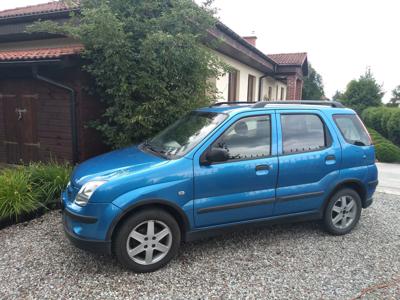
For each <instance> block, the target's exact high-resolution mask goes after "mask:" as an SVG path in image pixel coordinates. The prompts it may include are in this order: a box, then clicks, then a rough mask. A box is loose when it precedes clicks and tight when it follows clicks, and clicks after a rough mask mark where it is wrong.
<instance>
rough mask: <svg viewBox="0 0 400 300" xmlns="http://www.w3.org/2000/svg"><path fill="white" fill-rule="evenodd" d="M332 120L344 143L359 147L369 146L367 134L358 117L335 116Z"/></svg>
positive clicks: (369, 140)
mask: <svg viewBox="0 0 400 300" xmlns="http://www.w3.org/2000/svg"><path fill="white" fill-rule="evenodd" d="M333 118H334V120H335V122H336V125H337V126H338V127H339V130H340V132H341V133H342V135H343V137H344V139H345V140H346V142H348V143H350V144H353V145H354V144H356V145H360V146H363V145H365V146H369V145H371V139H370V137H369V134H368V132H367V130H366V129H365V127H364V124H363V123H362V122H361V120H360V119H359V118H358V116H356V115H335V116H334V117H333Z"/></svg>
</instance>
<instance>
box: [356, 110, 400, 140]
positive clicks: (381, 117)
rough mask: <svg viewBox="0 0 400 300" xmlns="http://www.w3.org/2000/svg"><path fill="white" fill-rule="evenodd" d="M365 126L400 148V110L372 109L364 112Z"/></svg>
mask: <svg viewBox="0 0 400 300" xmlns="http://www.w3.org/2000/svg"><path fill="white" fill-rule="evenodd" d="M362 118H363V120H364V122H365V124H366V125H367V126H368V127H370V128H373V129H375V130H376V131H378V132H379V133H380V134H382V135H383V136H384V137H386V138H387V139H389V140H390V141H391V142H393V143H394V144H396V145H397V146H400V108H394V107H392V108H390V107H370V108H367V109H366V110H364V111H363V113H362Z"/></svg>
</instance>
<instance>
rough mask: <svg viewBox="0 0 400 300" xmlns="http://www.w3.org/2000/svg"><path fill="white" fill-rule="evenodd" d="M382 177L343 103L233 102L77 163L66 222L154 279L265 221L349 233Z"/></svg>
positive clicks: (90, 245)
mask: <svg viewBox="0 0 400 300" xmlns="http://www.w3.org/2000/svg"><path fill="white" fill-rule="evenodd" d="M377 176H378V174H377V168H376V166H375V150H374V146H373V144H372V141H371V138H370V136H369V134H368V132H367V130H366V128H365V127H364V125H363V123H362V122H361V120H360V118H359V117H358V116H357V114H356V113H355V112H354V111H353V110H351V109H347V108H344V107H343V106H342V105H341V104H340V103H337V102H331V101H327V102H324V101H320V102H316V101H301V102H300V101H297V102H294V101H291V102H258V103H222V104H216V105H215V106H211V107H207V108H202V109H198V110H195V111H193V112H191V113H190V114H188V115H187V116H185V117H183V118H182V119H181V120H179V121H177V122H176V123H175V124H173V125H172V126H170V127H168V128H166V129H165V130H164V131H162V132H161V133H160V134H158V135H157V136H155V137H154V138H153V139H150V140H148V141H146V142H144V143H142V144H140V145H136V146H131V147H128V148H125V149H122V150H117V151H113V152H111V153H107V154H105V155H101V156H99V157H96V158H93V159H90V160H88V161H86V162H84V163H82V164H80V165H79V166H77V167H76V169H75V170H74V173H73V175H72V177H71V181H70V183H69V185H68V187H67V189H66V190H65V192H64V193H63V194H62V207H63V224H64V228H65V232H66V234H67V236H68V238H69V239H70V240H71V242H72V243H73V244H75V245H76V246H78V247H80V248H82V249H87V250H92V251H97V252H102V253H109V254H113V255H115V256H116V258H117V259H118V261H119V262H120V263H121V264H122V265H123V266H125V267H127V268H129V269H131V270H133V271H135V272H151V271H155V270H157V269H159V268H161V267H163V266H165V265H166V264H167V263H168V262H169V261H170V260H171V259H173V258H174V257H175V256H176V254H177V253H178V248H179V246H180V244H181V242H185V241H192V240H194V239H198V238H203V237H207V236H210V235H215V234H218V233H220V232H222V231H226V230H238V229H239V228H241V227H245V226H249V225H254V224H260V223H261V224H263V223H274V222H282V221H284V222H294V221H305V220H321V221H322V223H323V225H324V228H325V229H326V230H327V231H328V232H329V233H331V234H334V235H343V234H347V233H349V232H350V231H351V230H352V229H353V228H354V227H355V226H356V225H357V223H358V221H359V219H360V215H361V211H362V209H363V208H364V209H365V208H367V207H369V206H370V205H371V203H372V196H373V194H374V192H375V189H376V186H377V184H378V180H377V178H378V177H377Z"/></svg>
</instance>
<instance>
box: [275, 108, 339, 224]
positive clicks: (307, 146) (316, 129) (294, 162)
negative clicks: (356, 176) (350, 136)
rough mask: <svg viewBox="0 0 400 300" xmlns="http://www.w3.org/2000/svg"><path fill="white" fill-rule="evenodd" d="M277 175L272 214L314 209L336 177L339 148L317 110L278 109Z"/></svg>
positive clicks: (337, 175)
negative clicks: (275, 197) (275, 199)
mask: <svg viewBox="0 0 400 300" xmlns="http://www.w3.org/2000/svg"><path fill="white" fill-rule="evenodd" d="M276 117H277V124H278V125H277V127H278V141H279V142H278V153H279V176H278V184H277V191H276V193H277V202H276V204H275V210H274V215H276V216H279V215H287V214H293V213H302V212H310V211H317V210H319V209H320V207H321V205H322V203H323V201H324V199H325V198H326V197H327V193H328V191H330V190H331V189H332V188H333V185H334V184H335V183H336V182H337V180H338V178H339V170H340V163H341V147H340V143H339V141H338V138H337V135H336V134H333V133H334V131H333V127H332V123H331V122H330V121H329V119H328V118H327V117H326V116H325V114H323V113H322V112H321V111H319V110H301V111H293V110H280V111H277V115H276Z"/></svg>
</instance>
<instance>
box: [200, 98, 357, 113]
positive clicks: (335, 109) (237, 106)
mask: <svg viewBox="0 0 400 300" xmlns="http://www.w3.org/2000/svg"><path fill="white" fill-rule="evenodd" d="M310 102H312V101H305V103H304V104H302V103H290V101H288V103H282V102H279V103H278V102H277V103H274V102H273V101H272V102H269V103H265V105H256V104H257V103H246V102H236V103H229V104H218V103H217V104H216V105H213V106H209V107H204V108H201V109H198V111H206V112H214V113H226V114H232V113H234V114H237V113H241V112H250V111H266V110H276V109H280V110H282V109H284V110H313V109H314V110H323V111H327V112H330V113H345V112H347V113H350V112H351V113H354V111H353V110H351V109H348V108H345V107H344V106H338V105H339V103H336V102H332V103H333V105H329V104H330V103H327V104H319V103H321V102H318V101H316V104H310ZM327 102H328V101H327ZM258 103H260V102H258ZM334 103H336V104H337V105H334ZM257 106H258V107H257Z"/></svg>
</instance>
